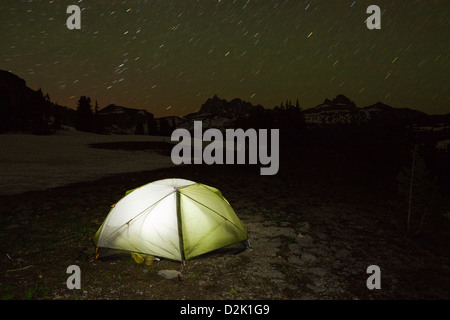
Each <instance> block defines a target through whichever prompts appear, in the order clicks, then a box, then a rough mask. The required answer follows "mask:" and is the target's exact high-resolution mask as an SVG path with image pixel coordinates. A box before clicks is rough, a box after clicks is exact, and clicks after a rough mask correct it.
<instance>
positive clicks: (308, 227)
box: [298, 221, 311, 233]
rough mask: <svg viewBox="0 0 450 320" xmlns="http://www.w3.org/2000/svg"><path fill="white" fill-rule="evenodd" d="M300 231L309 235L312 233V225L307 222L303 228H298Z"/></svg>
mask: <svg viewBox="0 0 450 320" xmlns="http://www.w3.org/2000/svg"><path fill="white" fill-rule="evenodd" d="M298 230H299V231H300V232H301V233H308V232H309V231H311V225H310V224H309V222H307V221H305V222H303V223H302V224H301V226H300V227H299V228H298Z"/></svg>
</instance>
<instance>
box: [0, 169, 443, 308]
mask: <svg viewBox="0 0 450 320" xmlns="http://www.w3.org/2000/svg"><path fill="white" fill-rule="evenodd" d="M258 172H259V168H253V167H245V166H236V167H234V166H195V167H189V166H181V167H175V168H170V169H162V170H156V171H151V172H142V173H131V174H121V175H116V176H111V177H107V178H103V179H100V180H96V181H91V182H83V183H76V184H71V185H69V186H65V187H59V188H54V189H50V190H47V191H39V192H29V193H25V194H20V195H11V196H2V197H0V210H1V212H0V219H1V224H0V225H1V233H0V247H1V250H0V252H1V256H0V261H1V265H0V294H1V298H2V299H46V300H51V299H64V300H67V299H70V300H72V299H74V300H86V299H89V300H91V299H94V300H95V299H126V300H131V299H132V300H135V299H176V300H180V299H196V300H198V299H211V300H216V299H233V300H239V299H250V300H253V299H258V300H259V299H448V298H449V297H450V296H449V292H450V290H449V289H450V283H449V281H450V267H449V266H450V264H449V261H450V260H449V258H450V250H449V249H450V241H449V233H448V230H450V229H449V228H448V227H449V221H448V219H446V218H445V217H443V216H435V217H433V218H430V219H428V220H427V221H426V223H425V225H424V227H423V230H424V231H425V232H424V233H423V234H422V235H419V236H416V237H410V236H407V235H405V234H404V232H403V231H402V227H401V225H402V224H403V223H404V220H402V219H403V218H404V215H403V214H399V212H398V207H397V206H396V205H395V204H394V203H392V202H390V201H389V200H385V199H381V198H380V195H379V194H376V193H374V192H369V191H368V190H367V189H365V188H362V187H358V186H352V185H349V186H346V185H345V184H342V183H339V184H337V183H334V182H332V181H321V180H320V179H318V178H317V177H315V176H313V175H308V174H304V175H298V174H291V173H287V172H284V173H283V172H281V173H280V174H279V175H277V176H266V177H264V176H259V174H258ZM169 177H172V178H175V177H177V178H186V179H191V180H194V181H198V182H201V183H205V184H209V185H212V186H215V187H217V188H219V189H220V190H221V191H222V193H223V195H224V196H225V198H227V200H228V201H229V202H230V203H231V205H232V206H233V208H234V209H235V211H236V213H237V214H238V216H239V217H240V218H241V219H242V221H243V223H244V224H245V226H246V227H247V229H248V233H249V242H250V244H251V249H249V250H246V251H244V252H241V253H238V254H217V255H210V256H206V257H202V258H199V259H196V260H193V261H188V262H187V263H186V265H185V266H184V267H183V266H182V265H181V264H180V263H178V262H173V261H167V260H161V261H159V262H155V263H154V264H153V265H152V266H147V265H144V264H137V263H136V262H135V261H134V260H133V259H132V258H131V257H130V256H129V255H126V256H123V257H120V258H109V259H101V260H97V261H94V260H93V259H92V258H93V250H94V246H93V243H92V236H93V234H94V233H95V231H96V230H97V229H98V228H99V226H100V224H101V223H102V221H103V219H104V218H105V217H106V215H107V213H108V211H109V208H110V206H111V204H113V203H116V202H117V201H118V200H119V199H120V198H121V197H123V195H124V192H125V190H129V189H132V188H135V187H137V186H140V185H143V184H145V183H148V182H150V181H154V180H158V179H163V178H169ZM70 265H77V266H79V267H80V270H81V289H80V290H76V289H75V290H69V289H68V288H67V285H66V281H67V278H68V277H69V276H70V274H68V273H67V267H68V266H70ZM370 265H377V266H379V267H380V270H381V289H380V290H369V289H368V288H367V286H366V280H367V278H368V277H369V276H370V274H368V273H367V267H368V266H370ZM166 269H169V270H178V271H181V274H182V276H181V277H180V278H176V279H172V280H167V279H164V278H162V277H161V276H159V275H158V271H160V270H166Z"/></svg>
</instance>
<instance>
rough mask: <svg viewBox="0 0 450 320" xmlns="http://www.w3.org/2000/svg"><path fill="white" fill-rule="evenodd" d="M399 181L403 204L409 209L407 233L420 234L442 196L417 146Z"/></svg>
mask: <svg viewBox="0 0 450 320" xmlns="http://www.w3.org/2000/svg"><path fill="white" fill-rule="evenodd" d="M397 181H398V192H399V195H400V197H401V200H402V203H403V204H404V206H405V205H406V207H407V217H406V231H407V232H408V233H412V234H418V233H419V232H420V229H421V228H422V225H423V222H424V219H425V216H427V215H428V214H430V213H432V212H433V211H434V210H435V209H436V205H438V203H439V198H440V196H439V193H438V190H437V185H436V180H435V179H432V178H431V175H430V172H429V171H428V169H427V166H426V164H425V160H424V158H423V157H422V156H421V155H420V154H419V152H418V147H417V146H415V147H414V149H413V150H412V152H411V163H410V164H409V165H405V166H404V167H403V168H402V170H401V171H400V173H399V174H398V176H397Z"/></svg>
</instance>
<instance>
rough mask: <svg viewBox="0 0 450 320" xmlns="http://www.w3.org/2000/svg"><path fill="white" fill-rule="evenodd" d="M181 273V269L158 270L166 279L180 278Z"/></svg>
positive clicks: (159, 274)
mask: <svg viewBox="0 0 450 320" xmlns="http://www.w3.org/2000/svg"><path fill="white" fill-rule="evenodd" d="M180 275H181V272H180V271H177V270H161V271H159V272H158V276H161V277H163V278H164V279H174V278H178V276H180Z"/></svg>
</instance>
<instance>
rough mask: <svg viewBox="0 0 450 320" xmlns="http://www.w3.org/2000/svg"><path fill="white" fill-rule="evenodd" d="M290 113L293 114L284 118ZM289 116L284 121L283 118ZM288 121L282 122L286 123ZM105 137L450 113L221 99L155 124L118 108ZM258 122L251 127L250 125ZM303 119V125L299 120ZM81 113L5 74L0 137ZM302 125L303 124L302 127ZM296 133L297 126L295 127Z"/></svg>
mask: <svg viewBox="0 0 450 320" xmlns="http://www.w3.org/2000/svg"><path fill="white" fill-rule="evenodd" d="M285 110H289V111H287V112H284V111H285ZM283 113H285V114H284V115H282V114H283ZM280 115H282V119H281V118H280ZM96 117H97V118H96V119H97V121H98V123H100V124H101V128H102V131H101V132H103V133H115V134H156V133H158V132H159V131H160V129H162V132H163V133H164V134H170V132H171V130H172V129H174V128H175V127H179V128H186V129H188V130H192V129H193V122H194V121H195V120H201V121H203V127H204V128H212V127H213V128H218V129H225V128H233V127H238V126H239V125H241V124H243V123H246V124H248V125H251V124H253V123H259V124H267V125H268V126H272V125H273V126H275V127H279V126H280V123H281V122H283V125H285V124H286V121H287V122H289V120H290V118H291V117H292V118H295V121H294V122H295V124H294V126H295V125H297V123H304V125H305V126H306V127H308V126H309V127H321V126H346V125H377V126H379V125H382V126H383V125H386V126H412V125H415V126H434V125H439V124H440V125H449V123H450V113H449V114H446V115H428V114H426V113H424V112H421V111H418V110H413V109H409V108H394V107H392V106H389V105H386V104H384V103H382V102H377V103H375V104H373V105H370V106H365V107H362V108H361V107H358V106H357V105H356V104H355V102H353V101H352V100H351V99H349V98H348V97H346V96H345V95H343V94H339V95H337V96H336V97H335V98H334V99H331V100H330V99H325V100H324V102H323V103H321V104H319V105H317V106H315V107H312V108H308V109H305V110H301V109H300V108H299V106H298V103H297V104H296V106H295V107H294V106H293V105H292V104H291V103H290V102H289V104H288V103H287V104H286V106H283V105H281V106H277V107H275V108H273V109H265V108H264V107H262V106H261V105H256V106H255V105H253V104H251V103H250V102H247V101H244V100H241V99H239V98H235V99H232V100H231V101H227V100H226V99H221V98H219V97H218V96H217V95H214V96H213V97H211V98H208V99H207V100H206V101H205V102H204V103H203V104H202V105H201V107H200V109H199V111H197V112H193V113H190V114H187V115H185V116H183V117H163V118H156V119H155V118H154V115H153V114H152V113H151V112H149V111H147V110H140V109H133V108H128V107H122V106H117V105H114V104H111V105H108V106H107V107H105V108H103V109H101V110H98V113H97V114H96ZM250 118H251V120H252V121H247V120H248V119H250ZM300 118H302V119H303V120H301V121H300V120H299V119H300ZM75 121H76V111H75V110H73V109H70V108H67V107H64V106H60V105H58V104H55V103H53V102H51V101H50V97H49V96H48V94H46V95H45V96H44V94H43V92H42V90H40V89H38V90H33V89H31V88H29V87H28V86H27V84H26V81H25V80H24V79H21V78H20V77H18V76H17V75H15V74H13V73H11V72H8V71H2V70H0V133H3V132H31V133H35V134H48V133H52V132H53V131H54V130H55V129H58V128H59V127H60V126H61V125H67V126H74V124H75ZM299 121H300V122H299ZM290 126H291V127H292V124H290Z"/></svg>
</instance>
